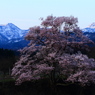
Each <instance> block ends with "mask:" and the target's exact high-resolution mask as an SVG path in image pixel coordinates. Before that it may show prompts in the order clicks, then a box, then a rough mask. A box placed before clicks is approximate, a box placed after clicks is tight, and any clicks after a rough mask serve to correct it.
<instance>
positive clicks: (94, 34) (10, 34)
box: [0, 23, 95, 50]
mask: <svg viewBox="0 0 95 95" xmlns="http://www.w3.org/2000/svg"><path fill="white" fill-rule="evenodd" d="M28 31H29V30H28V29H27V30H22V29H20V28H19V27H17V26H16V25H14V24H13V23H8V24H6V25H0V48H5V49H14V50H18V49H21V48H23V47H25V46H27V45H28V43H29V41H26V40H25V39H24V37H25V35H26V34H27V33H28ZM82 32H83V34H84V35H85V36H87V37H88V38H90V39H91V40H93V41H94V42H95V23H92V24H91V25H89V26H88V27H86V28H84V29H82Z"/></svg>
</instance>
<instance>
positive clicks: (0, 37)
mask: <svg viewBox="0 0 95 95" xmlns="http://www.w3.org/2000/svg"><path fill="white" fill-rule="evenodd" d="M27 33H28V30H22V29H20V28H18V27H17V26H16V25H14V24H12V23H8V24H7V25H0V48H8V49H19V48H20V47H22V44H23V43H24V44H25V45H26V44H27V42H26V41H25V40H24V36H25V35H26V34H27ZM20 42H21V43H22V42H23V43H22V44H19V46H18V43H20ZM16 44H17V46H16ZM24 44H23V47H24V46H25V45H24Z"/></svg>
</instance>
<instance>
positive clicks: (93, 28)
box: [82, 22, 95, 33]
mask: <svg viewBox="0 0 95 95" xmlns="http://www.w3.org/2000/svg"><path fill="white" fill-rule="evenodd" d="M82 31H83V33H85V32H90V33H94V32H95V22H94V23H92V24H91V25H89V26H88V27H86V28H84V29H82Z"/></svg>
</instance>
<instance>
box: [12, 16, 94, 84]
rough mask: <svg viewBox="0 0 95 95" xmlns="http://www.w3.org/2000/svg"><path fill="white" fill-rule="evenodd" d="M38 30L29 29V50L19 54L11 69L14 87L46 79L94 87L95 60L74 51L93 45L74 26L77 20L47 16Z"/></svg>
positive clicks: (35, 28)
mask: <svg viewBox="0 0 95 95" xmlns="http://www.w3.org/2000/svg"><path fill="white" fill-rule="evenodd" d="M41 20H42V23H41V26H35V27H31V28H30V31H29V33H28V34H27V35H26V37H25V38H26V39H27V40H30V44H29V46H27V47H25V48H23V49H22V50H20V52H21V57H20V59H19V60H18V61H17V62H16V63H15V65H14V68H13V69H12V76H13V77H14V78H15V79H16V83H17V84H20V83H22V82H24V81H32V80H39V79H43V78H48V79H49V80H50V81H51V83H52V84H56V83H57V81H58V80H59V79H62V80H63V81H65V82H72V83H79V84H81V85H86V84H89V83H91V82H92V83H95V80H94V79H95V71H94V70H95V60H94V59H91V58H88V57H87V56H86V55H83V54H81V53H79V52H76V53H75V54H74V50H75V48H77V50H78V49H80V48H81V49H83V48H85V49H87V44H88V43H91V42H92V41H91V40H89V39H88V38H87V37H85V36H84V35H83V33H82V31H81V30H80V29H79V27H78V26H77V23H78V19H77V18H74V17H73V16H70V17H65V16H63V17H54V16H48V17H47V18H46V19H41Z"/></svg>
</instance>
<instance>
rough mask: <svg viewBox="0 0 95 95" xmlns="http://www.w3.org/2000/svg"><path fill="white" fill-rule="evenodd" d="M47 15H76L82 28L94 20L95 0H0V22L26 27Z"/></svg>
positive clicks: (37, 22) (37, 23)
mask: <svg viewBox="0 0 95 95" xmlns="http://www.w3.org/2000/svg"><path fill="white" fill-rule="evenodd" d="M48 15H53V16H74V17H77V18H78V21H79V24H78V25H79V27H80V28H84V27H86V26H88V25H90V24H91V23H93V22H95V0H0V24H7V23H13V24H15V25H16V26H18V27H19V28H21V29H28V28H30V27H32V26H36V25H39V24H40V20H39V18H40V17H44V18H45V17H46V16H48Z"/></svg>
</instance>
